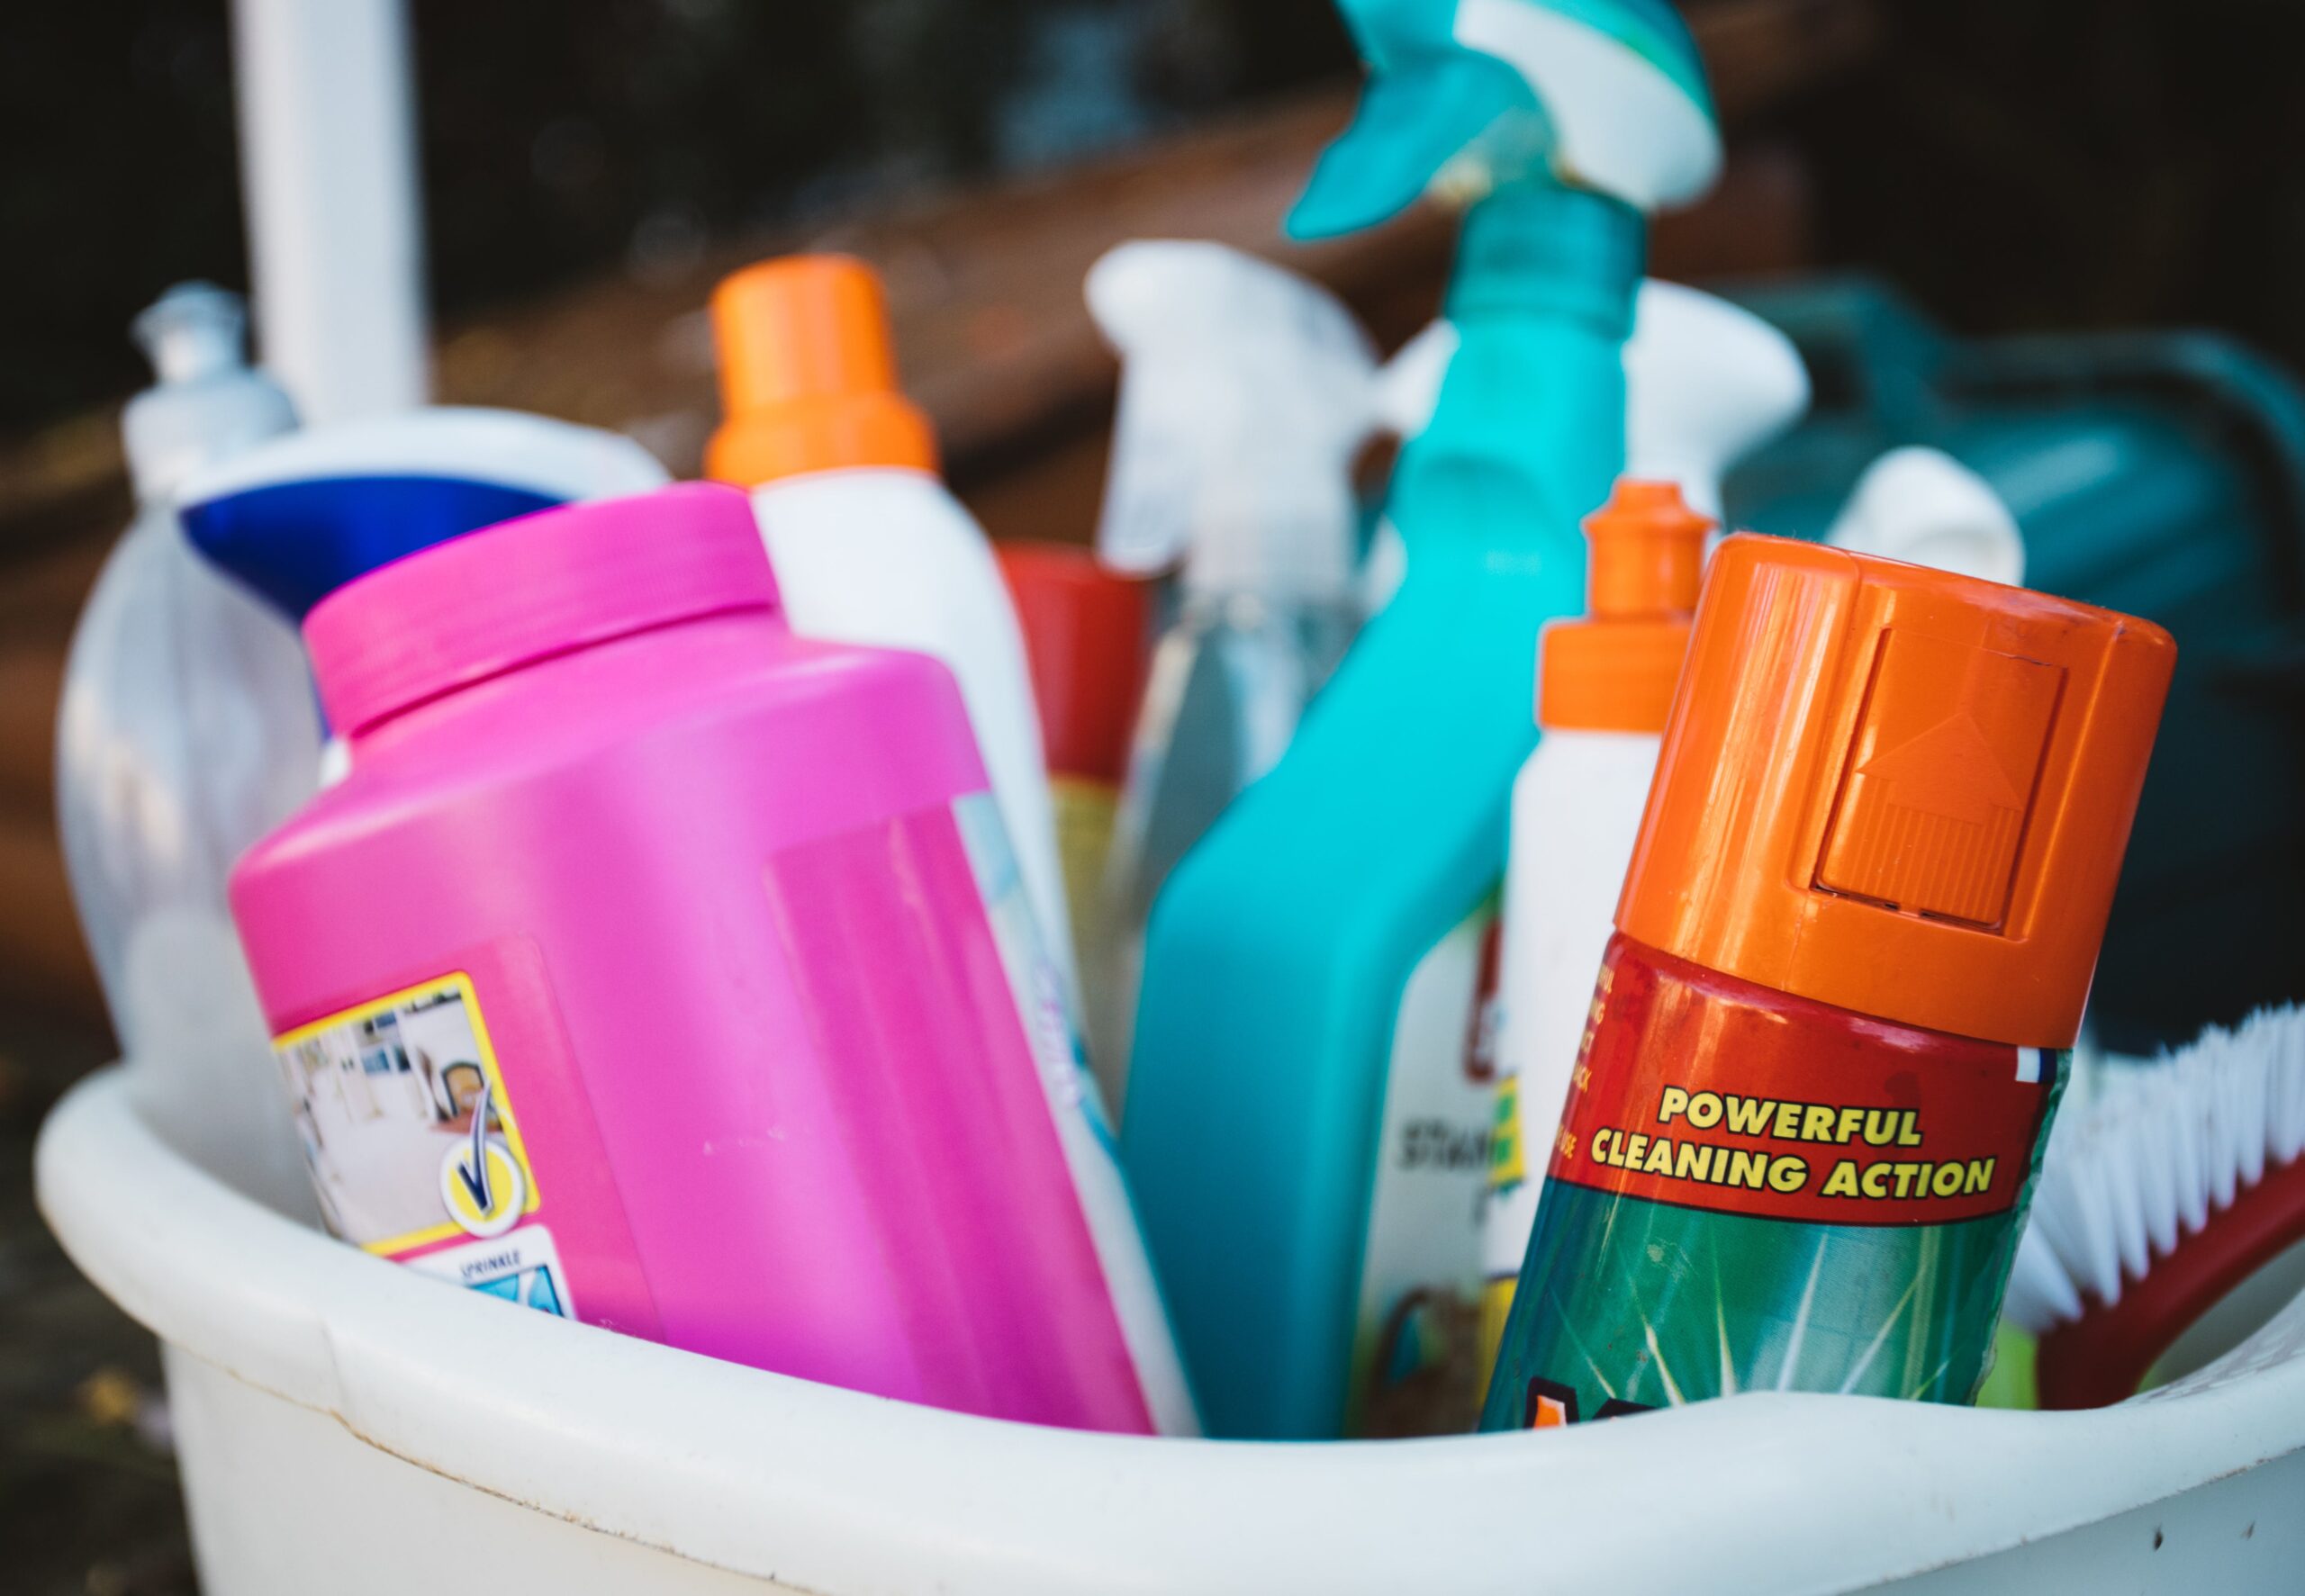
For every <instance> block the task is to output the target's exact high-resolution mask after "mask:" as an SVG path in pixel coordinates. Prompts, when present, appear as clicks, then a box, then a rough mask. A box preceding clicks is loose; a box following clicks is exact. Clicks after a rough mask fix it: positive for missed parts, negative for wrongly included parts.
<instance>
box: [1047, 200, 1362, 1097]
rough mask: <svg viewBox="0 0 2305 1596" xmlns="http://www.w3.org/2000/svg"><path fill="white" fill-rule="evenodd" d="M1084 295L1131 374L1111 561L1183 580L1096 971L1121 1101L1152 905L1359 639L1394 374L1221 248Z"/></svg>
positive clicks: (1118, 253) (1186, 251)
mask: <svg viewBox="0 0 2305 1596" xmlns="http://www.w3.org/2000/svg"><path fill="white" fill-rule="evenodd" d="M1086 291H1087V296H1088V301H1089V312H1090V314H1092V315H1093V316H1094V317H1095V318H1096V321H1097V325H1098V329H1099V330H1101V331H1102V332H1103V333H1104V335H1105V338H1107V341H1108V342H1110V343H1111V344H1112V346H1113V347H1114V348H1115V349H1116V351H1117V352H1118V353H1119V355H1120V356H1121V386H1120V403H1119V410H1118V415H1117V417H1116V421H1115V425H1114V436H1113V456H1112V465H1111V469H1110V471H1109V473H1108V474H1107V481H1106V487H1105V501H1104V509H1103V515H1102V518H1101V519H1100V520H1099V523H1098V531H1097V543H1098V555H1099V557H1100V558H1102V560H1103V561H1104V563H1105V564H1107V565H1108V566H1110V567H1112V568H1113V569H1115V570H1117V571H1122V572H1125V573H1129V574H1132V575H1140V576H1149V575H1153V574H1156V573H1162V572H1168V571H1176V572H1177V573H1178V581H1177V606H1176V613H1175V615H1174V617H1173V618H1171V620H1170V622H1169V624H1168V625H1167V626H1166V627H1164V628H1163V630H1162V633H1161V635H1160V637H1159V638H1158V640H1157V641H1156V643H1155V645H1154V647H1153V663H1152V669H1151V672H1150V675H1149V678H1148V681H1147V682H1146V686H1145V693H1144V702H1143V708H1142V709H1141V710H1140V712H1139V714H1138V717H1137V722H1136V729H1135V734H1134V739H1133V741H1132V744H1131V746H1130V750H1129V760H1128V773H1127V776H1126V779H1125V782H1124V784H1123V788H1122V794H1121V801H1120V808H1119V811H1118V815H1117V816H1116V821H1115V824H1114V828H1113V842H1112V850H1111V857H1110V863H1109V866H1108V868H1107V876H1106V889H1105V895H1104V897H1105V902H1104V909H1105V913H1106V918H1107V923H1108V924H1109V926H1110V929H1111V936H1110V938H1109V939H1108V942H1107V948H1108V951H1109V954H1110V962H1111V965H1112V968H1109V969H1092V970H1090V971H1089V987H1090V992H1091V998H1092V1001H1091V1003H1090V1005H1089V1037H1090V1040H1091V1041H1092V1042H1093V1044H1094V1046H1093V1048H1092V1056H1093V1058H1094V1059H1095V1060H1096V1063H1097V1069H1098V1078H1099V1079H1100V1080H1101V1082H1102V1083H1103V1085H1104V1087H1105V1090H1106V1092H1107V1095H1108V1096H1110V1097H1111V1099H1112V1100H1113V1101H1114V1102H1116V1103H1119V1102H1124V1101H1125V1092H1124V1088H1125V1085H1126V1081H1127V1074H1128V1056H1127V1049H1128V1043H1129V1040H1130V1031H1131V1028H1132V1025H1133V1023H1134V1009H1135V994H1136V986H1137V979H1138V976H1139V967H1140V966H1141V964H1142V962H1143V936H1144V923H1145V918H1146V916H1147V915H1148V914H1149V913H1150V912H1151V909H1152V905H1153V897H1154V895H1155V894H1156V893H1157V892H1158V891H1159V890H1160V888H1161V884H1162V881H1164V880H1166V879H1168V875H1169V872H1170V870H1172V869H1173V868H1175V866H1176V864H1177V862H1178V861H1180V859H1182V858H1183V857H1184V855H1185V853H1186V852H1187V851H1188V850H1189V849H1190V848H1191V847H1192V845H1193V844H1194V843H1197V842H1198V841H1199V840H1200V837H1201V835H1202V834H1204V833H1205V832H1207V829H1208V828H1209V826H1210V825H1214V824H1215V823H1216V819H1217V817H1218V816H1220V815H1221V814H1223V813H1224V811H1225V807H1226V806H1227V805H1229V804H1230V803H1231V802H1232V801H1233V800H1234V798H1237V797H1239V796H1240V794H1241V792H1242V791H1243V789H1246V788H1247V787H1248V786H1249V784H1250V783H1251V782H1252V781H1254V780H1257V779H1258V778H1259V777H1261V776H1262V775H1263V774H1264V773H1265V772H1266V771H1269V770H1270V769H1271V768H1272V767H1273V766H1274V765H1275V764H1276V763H1278V762H1279V759H1280V756H1281V754H1282V753H1285V752H1286V751H1287V750H1288V744H1289V741H1290V739H1291V738H1293V737H1294V736H1295V735H1296V733H1297V722H1298V721H1299V720H1300V719H1301V718H1302V717H1303V716H1304V713H1305V710H1306V707H1307V706H1308V705H1309V704H1310V703H1311V701H1312V699H1313V696H1314V695H1315V693H1316V692H1318V691H1319V690H1320V688H1321V686H1322V684H1323V683H1324V682H1325V681H1327V680H1328V678H1329V675H1330V673H1331V672H1333V671H1334V670H1335V669H1336V667H1337V664H1338V663H1339V662H1340V661H1341V660H1342V658H1343V657H1344V653H1345V650H1346V649H1347V648H1348V647H1349V646H1350V645H1351V642H1352V639H1353V637H1354V636H1355V635H1356V634H1357V633H1358V632H1359V630H1360V623H1361V619H1362V611H1361V604H1360V594H1359V592H1358V591H1357V578H1356V567H1357V565H1358V564H1359V549H1358V544H1359V541H1360V538H1359V530H1360V528H1359V508H1358V504H1357V501H1356V500H1355V497H1354V492H1353V482H1352V465H1353V456H1354V455H1356V454H1357V453H1358V451H1359V450H1360V446H1361V444H1362V443H1363V442H1364V441H1365V440H1366V439H1367V438H1368V437H1369V435H1370V433H1371V432H1373V431H1374V430H1375V429H1376V428H1377V426H1378V392H1377V387H1376V376H1377V363H1376V356H1375V351H1374V350H1373V349H1372V348H1371V347H1370V345H1369V339H1368V338H1367V335H1366V334H1364V333H1363V332H1362V331H1361V329H1360V326H1359V324H1358V323H1356V322H1355V321H1354V320H1353V319H1352V316H1351V312H1350V311H1347V310H1346V309H1345V308H1344V306H1343V305H1342V304H1341V303H1339V302H1337V301H1336V300H1335V299H1334V298H1333V296H1332V295H1330V294H1329V293H1327V291H1325V290H1324V289H1323V288H1321V287H1320V286H1319V285H1318V284H1315V283H1313V282H1310V281H1309V280H1307V279H1306V278H1304V277H1300V276H1298V275H1296V274H1295V273H1293V272H1289V271H1286V270H1284V269H1282V268H1281V267H1279V266H1274V265H1272V264H1270V262H1267V261H1264V260H1261V259H1259V258H1257V257H1254V256H1252V255H1246V254H1243V253H1242V252H1241V251H1239V250H1236V249H1231V248H1225V246H1223V245H1221V244H1211V243H1203V242H1198V241H1189V240H1174V239H1143V240H1137V241H1134V242H1131V243H1126V244H1123V245H1120V246H1119V247H1118V248H1114V249H1112V250H1109V251H1107V253H1106V254H1105V255H1104V257H1102V258H1100V259H1099V260H1098V262H1097V264H1096V265H1095V266H1093V267H1091V268H1090V269H1089V277H1088V282H1087V284H1086Z"/></svg>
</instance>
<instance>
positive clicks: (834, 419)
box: [704, 255, 936, 488]
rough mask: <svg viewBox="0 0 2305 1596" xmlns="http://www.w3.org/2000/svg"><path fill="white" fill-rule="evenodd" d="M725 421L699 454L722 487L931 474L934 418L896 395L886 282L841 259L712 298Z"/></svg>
mask: <svg viewBox="0 0 2305 1596" xmlns="http://www.w3.org/2000/svg"><path fill="white" fill-rule="evenodd" d="M712 336H713V342H714V344H715V345H716V346H717V347H718V351H719V360H720V402H721V408H722V410H723V411H724V413H725V416H726V419H724V420H723V421H722V422H721V424H720V428H719V431H717V432H715V433H714V434H713V435H712V441H711V442H710V444H708V445H707V446H706V447H705V451H704V473H705V474H706V475H707V476H709V477H711V478H712V479H713V480H714V481H716V482H734V483H736V484H737V486H738V487H742V488H754V487H758V486H759V485H760V484H761V483H763V482H773V481H774V480H776V479H777V478H779V477H787V476H798V475H800V474H802V473H807V472H813V471H836V470H839V469H841V468H843V467H846V466H860V465H897V466H908V467H911V468H913V469H916V470H920V471H934V470H936V434H935V432H934V431H933V430H932V429H931V428H930V427H929V425H928V418H927V416H925V415H923V414H921V412H920V410H919V409H918V408H917V406H915V405H914V404H913V403H912V402H911V401H908V400H907V399H906V398H905V396H904V395H903V394H902V393H901V392H899V391H898V388H897V372H896V356H895V355H894V353H893V352H892V350H891V347H890V333H889V311H888V304H887V302H886V301H885V299H884V298H883V297H882V295H881V280H880V278H879V277H878V276H877V275H874V273H873V271H872V267H870V266H866V265H865V264H864V263H863V261H861V260H856V259H853V258H852V257H848V256H845V255H791V256H785V257H782V258H780V259H776V260H764V261H762V262H761V263H760V264H759V265H757V266H746V268H745V269H744V270H743V271H741V272H737V273H736V274H735V275H731V276H729V277H728V278H726V279H724V280H723V281H722V282H721V284H720V286H719V288H717V289H715V290H713V293H712Z"/></svg>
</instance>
